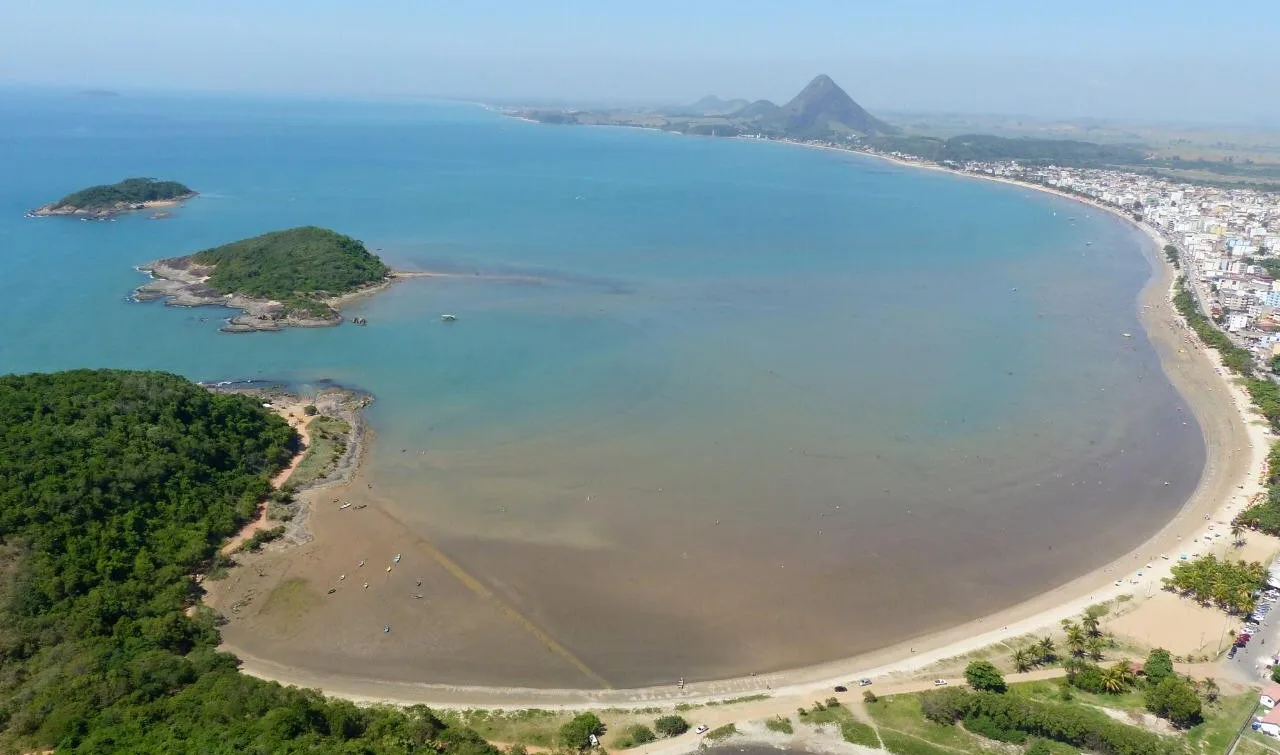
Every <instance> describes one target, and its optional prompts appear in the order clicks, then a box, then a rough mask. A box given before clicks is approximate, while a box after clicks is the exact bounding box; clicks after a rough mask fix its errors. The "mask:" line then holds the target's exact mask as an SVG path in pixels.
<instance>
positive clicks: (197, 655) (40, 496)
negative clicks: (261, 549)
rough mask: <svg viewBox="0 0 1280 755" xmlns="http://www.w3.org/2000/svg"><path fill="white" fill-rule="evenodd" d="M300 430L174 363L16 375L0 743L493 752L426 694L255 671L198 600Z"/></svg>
mask: <svg viewBox="0 0 1280 755" xmlns="http://www.w3.org/2000/svg"><path fill="white" fill-rule="evenodd" d="M297 443H298V439H297V436H296V435H295V434H294V432H293V430H292V429H290V428H289V427H288V425H287V424H285V422H284V421H283V420H281V419H280V418H278V417H276V416H274V415H272V414H270V413H268V412H266V411H264V410H263V409H262V408H261V407H260V406H259V405H258V404H257V402H256V401H255V400H254V399H252V398H248V397H244V396H232V395H216V394H213V393H210V392H208V391H207V390H205V389H204V388H201V387H199V386H197V385H194V384H192V383H190V382H188V381H186V380H184V379H182V378H180V377H177V376H174V375H168V374H164V373H155V372H149V373H148V372H126V371H116V370H98V371H91V370H79V371H74V372H64V373H57V374H52V375H23V376H12V375H10V376H0V448H3V449H4V450H3V453H0V752H9V751H29V750H32V749H36V748H40V747H53V746H56V747H57V748H58V750H59V751H60V752H83V753H91V752H92V753H100V752H128V753H166V754H168V753H237V754H240V755H243V754H246V753H290V752H351V753H356V752H359V753H414V752H444V753H451V754H455V755H464V754H465V755H472V754H475V755H496V753H497V751H496V750H495V749H494V748H492V747H490V746H489V745H487V744H486V743H484V742H483V741H482V740H480V739H479V738H478V737H476V736H475V735H474V734H473V733H470V732H467V731H456V730H452V729H449V728H448V727H447V726H445V725H444V724H442V723H441V722H440V721H439V719H437V718H435V717H434V716H433V715H432V714H431V713H430V711H427V710H426V709H424V708H417V709H411V710H410V711H408V712H405V711H399V710H394V709H381V708H370V709H359V708H356V707H355V706H354V705H352V704H350V703H345V702H336V701H329V700H326V699H325V698H323V697H321V696H320V695H319V694H317V693H315V692H310V691H302V690H298V689H294V688H283V687H280V686H279V685H277V684H274V683H269V682H263V681H260V680H257V679H253V678H250V677H247V676H244V675H242V674H240V673H239V672H238V671H237V670H236V663H235V660H234V658H232V657H231V656H229V655H225V654H221V653H217V652H215V647H216V645H217V642H218V635H217V630H216V628H215V625H216V622H215V620H214V618H213V616H212V615H210V613H209V612H207V611H201V612H196V614H195V616H194V617H188V616H187V615H186V613H185V609H186V608H187V607H188V606H189V605H191V604H192V602H193V600H194V597H195V595H196V590H197V588H196V586H195V583H194V580H193V579H192V576H191V575H192V574H193V573H195V572H196V571H197V570H199V569H201V568H202V567H203V566H206V565H207V564H208V562H209V560H210V559H211V558H213V557H214V554H215V553H216V549H217V547H218V545H219V543H221V542H222V541H223V539H224V538H226V537H227V536H228V535H230V534H231V533H233V532H234V531H235V530H236V529H237V528H238V527H239V526H240V525H241V524H242V523H243V522H245V521H246V520H247V519H248V518H249V516H250V515H251V514H252V512H253V510H254V508H255V505H256V503H257V502H258V501H259V500H260V499H261V498H262V496H263V495H265V494H266V492H267V491H268V487H269V486H268V479H269V478H270V475H271V474H272V473H274V472H275V471H277V470H279V469H280V468H281V467H282V465H284V464H285V463H286V461H287V460H288V459H289V458H290V456H291V455H292V454H293V452H294V450H295V449H296V447H297Z"/></svg>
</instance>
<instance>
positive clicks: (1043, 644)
mask: <svg viewBox="0 0 1280 755" xmlns="http://www.w3.org/2000/svg"><path fill="white" fill-rule="evenodd" d="M1035 647H1036V653H1038V654H1039V655H1040V662H1041V663H1050V662H1052V661H1053V659H1054V657H1055V656H1054V651H1056V650H1057V649H1058V648H1057V646H1055V645H1054V644H1053V638H1052V637H1050V636H1049V635H1047V634H1046V635H1045V636H1044V638H1043V639H1041V640H1040V641H1039V642H1037V643H1036V646H1035Z"/></svg>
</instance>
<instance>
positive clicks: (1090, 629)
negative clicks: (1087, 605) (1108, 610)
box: [1080, 613, 1101, 637]
mask: <svg viewBox="0 0 1280 755" xmlns="http://www.w3.org/2000/svg"><path fill="white" fill-rule="evenodd" d="M1080 625H1081V626H1083V627H1084V631H1085V634H1087V635H1089V636H1090V637H1097V636H1098V635H1099V634H1101V632H1100V631H1099V630H1098V617H1097V616H1094V615H1093V614H1091V613H1089V614H1085V616H1084V619H1082V620H1081V621H1080Z"/></svg>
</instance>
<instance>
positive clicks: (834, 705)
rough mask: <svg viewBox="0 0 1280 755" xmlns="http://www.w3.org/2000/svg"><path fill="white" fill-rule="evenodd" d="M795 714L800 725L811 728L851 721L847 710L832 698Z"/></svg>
mask: <svg viewBox="0 0 1280 755" xmlns="http://www.w3.org/2000/svg"><path fill="white" fill-rule="evenodd" d="M796 713H797V714H798V715H799V716H800V723H805V724H810V725H811V726H822V725H823V724H842V723H844V722H845V721H852V720H853V714H852V713H850V712H849V709H848V708H846V707H844V706H843V705H841V704H840V703H839V702H836V701H835V699H834V698H828V699H827V701H826V702H821V703H814V704H813V707H812V708H809V709H808V710H805V709H804V708H801V709H799V710H797V711H796Z"/></svg>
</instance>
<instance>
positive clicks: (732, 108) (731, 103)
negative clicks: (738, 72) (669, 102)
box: [683, 94, 749, 115]
mask: <svg viewBox="0 0 1280 755" xmlns="http://www.w3.org/2000/svg"><path fill="white" fill-rule="evenodd" d="M748 104H749V101H748V100H744V99H741V98H739V99H733V100H722V99H720V98H719V97H717V96H715V95H714V94H709V95H707V96H706V97H703V98H702V99H700V100H698V101H697V102H695V103H693V104H692V105H690V106H689V107H687V108H683V110H684V111H685V112H689V113H697V114H698V115H729V114H730V113H734V112H737V111H739V110H741V109H742V108H744V107H746V106H747V105H748Z"/></svg>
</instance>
